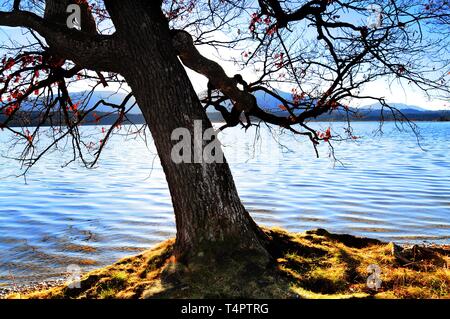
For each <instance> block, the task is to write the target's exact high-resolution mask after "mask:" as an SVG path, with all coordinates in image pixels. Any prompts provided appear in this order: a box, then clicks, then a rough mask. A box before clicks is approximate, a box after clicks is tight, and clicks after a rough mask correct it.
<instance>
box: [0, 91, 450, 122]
mask: <svg viewBox="0 0 450 319" xmlns="http://www.w3.org/2000/svg"><path fill="white" fill-rule="evenodd" d="M277 93H278V94H279V95H280V96H281V97H282V98H284V99H286V100H288V101H290V100H292V94H291V93H287V92H283V91H278V92H277ZM71 97H72V100H73V101H74V102H78V101H80V100H82V101H84V99H85V98H86V95H85V94H83V92H74V93H72V94H71ZM125 97H126V94H125V93H116V92H113V91H98V92H94V94H93V95H92V97H91V99H90V100H89V103H88V105H87V107H88V108H89V107H92V106H94V105H95V104H96V103H97V102H98V101H100V100H102V99H104V100H105V101H108V102H110V103H114V104H120V103H121V102H122V101H123V100H124V99H125ZM255 97H256V99H257V101H258V105H259V106H260V107H261V108H262V109H264V110H265V111H266V112H270V113H272V114H275V115H277V116H282V117H287V116H289V113H288V112H287V111H284V110H281V109H280V108H279V105H280V104H281V103H280V101H279V100H278V99H276V98H275V97H273V96H271V95H270V94H267V93H265V92H262V91H258V92H256V94H255ZM133 103H134V98H132V99H131V100H130V101H129V102H128V104H127V106H131V105H132V104H133ZM391 106H393V107H395V108H397V109H398V110H400V111H401V112H402V113H403V114H404V115H405V116H406V117H407V118H409V119H410V120H413V121H450V110H441V111H431V110H427V109H425V108H423V107H420V106H415V105H407V104H401V103H393V104H391ZM27 110H31V105H28V107H27V104H26V103H24V104H23V105H22V108H21V112H20V113H21V118H22V120H23V119H24V118H25V119H26V121H25V122H24V121H22V120H20V121H14V122H12V123H10V124H11V125H23V123H27V125H34V124H36V123H37V121H38V116H39V113H37V112H27ZM111 110H112V108H111V107H109V106H105V105H100V106H99V107H98V108H97V109H96V111H95V112H96V113H97V114H96V116H97V118H98V117H100V118H101V119H100V120H96V118H94V116H93V115H92V114H90V115H88V117H87V118H86V120H85V125H92V124H97V125H110V124H113V123H114V121H115V119H116V118H117V117H116V114H112V115H107V113H108V112H111ZM350 110H351V111H352V112H351V115H350V119H351V120H353V121H378V120H380V119H381V106H380V104H371V105H366V106H363V107H358V108H350ZM207 114H208V117H209V118H210V120H211V121H212V122H223V117H222V115H221V114H220V112H217V111H215V110H214V108H213V107H210V108H209V109H208V111H207ZM398 115H399V114H397V117H398ZM56 117H57V115H56V114H55V116H54V118H53V123H55V121H56V122H57V121H58V120H57V119H56ZM128 118H129V120H130V122H132V123H136V124H141V123H145V120H144V118H143V116H142V113H141V111H140V109H139V108H138V107H137V105H136V106H135V107H133V109H132V110H131V111H130V112H129V113H128ZM383 118H384V120H386V121H390V120H394V119H395V116H394V115H393V114H392V113H391V111H390V110H389V109H384V111H383ZM55 119H56V120H55ZM4 120H5V115H3V114H0V123H2V122H3V121H4ZM312 120H313V121H346V120H347V114H346V112H345V110H343V109H338V110H336V111H333V112H332V113H326V114H323V115H321V116H319V117H318V118H316V119H312ZM124 124H126V123H124Z"/></svg>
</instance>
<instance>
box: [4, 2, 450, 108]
mask: <svg viewBox="0 0 450 319" xmlns="http://www.w3.org/2000/svg"><path fill="white" fill-rule="evenodd" d="M0 8H2V7H1V6H0ZM2 9H3V8H2ZM223 36H225V35H223ZM11 39H12V40H14V41H18V42H22V41H24V40H25V37H24V36H23V30H21V29H19V28H7V27H0V43H1V44H6V45H8V44H10V43H11ZM199 50H200V52H201V53H202V54H203V55H205V56H206V57H208V58H210V59H213V60H215V61H217V62H219V63H220V64H221V65H222V66H223V67H224V69H225V71H226V72H227V73H228V74H229V75H230V76H232V75H234V74H236V73H241V74H242V75H243V76H244V78H245V79H246V80H247V81H248V82H250V81H252V80H255V79H256V77H257V74H255V72H254V70H253V69H251V68H248V69H244V70H240V69H239V68H238V67H237V66H236V65H235V64H234V63H232V62H224V61H223V60H222V59H221V57H219V56H218V53H217V52H216V51H215V50H214V49H212V48H211V47H207V46H202V47H199ZM0 54H1V55H3V54H4V50H2V49H0ZM235 54H236V52H232V51H229V52H226V51H221V52H220V55H221V56H222V57H223V56H225V57H226V58H227V60H228V59H229V58H230V57H232V56H233V55H235ZM187 72H188V75H189V77H190V79H191V81H192V83H193V85H194V88H195V89H196V91H197V92H202V91H204V90H205V89H206V84H207V79H206V78H205V77H203V76H202V75H200V74H197V73H195V72H194V71H191V70H187ZM85 85H86V84H85V83H80V85H76V86H74V87H73V88H72V90H74V91H80V90H83V89H85ZM290 88H291V87H283V86H281V87H280V89H282V90H285V91H288V92H289V91H290ZM111 89H112V88H111V87H110V88H108V90H111ZM361 94H367V95H375V96H383V97H385V98H386V99H387V101H389V102H392V103H404V104H410V105H416V106H420V107H423V108H427V109H434V110H436V109H450V103H449V102H448V101H444V100H436V99H433V100H429V99H428V98H427V97H426V96H425V95H424V94H423V92H422V91H420V90H418V89H415V88H412V87H411V86H410V85H408V84H407V83H402V82H396V81H395V82H393V83H390V84H388V83H387V82H386V81H385V80H378V81H375V82H373V83H371V84H370V85H368V86H367V87H366V88H365V89H364V90H363V91H362V92H361ZM363 104H371V103H370V102H367V101H363V102H361V103H359V104H356V105H354V106H360V105H363Z"/></svg>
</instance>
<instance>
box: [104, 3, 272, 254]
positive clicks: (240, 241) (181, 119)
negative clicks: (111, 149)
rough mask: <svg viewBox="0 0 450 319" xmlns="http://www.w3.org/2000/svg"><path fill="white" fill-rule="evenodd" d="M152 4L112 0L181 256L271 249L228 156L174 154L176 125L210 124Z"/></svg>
mask: <svg viewBox="0 0 450 319" xmlns="http://www.w3.org/2000/svg"><path fill="white" fill-rule="evenodd" d="M152 2H153V1H147V2H145V1H140V0H138V1H115V0H110V1H107V2H106V4H107V8H108V11H109V12H110V13H111V16H112V19H113V22H114V24H115V27H116V31H117V33H118V34H119V37H120V38H122V39H123V41H124V43H123V45H121V46H120V47H121V49H120V50H121V52H120V54H121V55H122V56H123V58H122V59H121V60H120V61H118V63H119V64H120V68H121V73H122V74H123V75H124V77H125V78H126V80H127V82H128V84H129V85H130V87H131V88H132V90H133V93H134V95H135V97H136V100H137V102H138V105H139V107H140V108H141V110H142V112H143V115H144V117H145V119H146V122H147V124H148V125H149V128H150V131H151V133H152V136H153V139H154V142H155V145H156V148H157V151H158V155H159V158H160V160H161V164H162V167H163V169H164V172H165V175H166V179H167V182H168V185H169V189H170V194H171V197H172V203H173V208H174V212H175V218H176V227H177V237H176V252H175V253H176V256H177V258H180V259H189V258H192V257H196V256H201V255H205V254H216V255H228V254H233V253H234V252H236V251H237V250H239V251H241V250H253V251H255V252H258V253H261V254H267V253H266V250H265V248H264V238H265V236H264V235H263V232H262V231H261V230H260V229H259V227H258V226H257V225H256V223H255V222H254V221H253V219H252V218H251V217H250V215H249V214H248V212H247V211H246V210H245V208H244V206H243V204H242V203H241V201H240V199H239V196H238V193H237V190H236V186H235V184H234V181H233V177H232V175H231V171H230V168H229V166H228V164H227V162H226V161H224V163H212V164H207V163H202V164H196V163H192V164H189V163H180V164H176V163H174V161H173V160H172V158H171V150H172V147H173V145H174V144H175V143H176V141H172V140H171V134H172V132H173V130H175V129H177V128H187V129H188V130H189V132H190V133H191V136H194V121H195V120H200V121H201V122H202V128H203V131H205V130H206V129H208V128H211V122H210V121H209V119H208V118H207V116H206V113H205V111H204V110H203V107H202V105H201V103H200V102H199V99H198V97H197V95H196V93H195V91H194V89H193V86H192V84H191V82H190V80H189V78H188V76H187V74H186V71H185V70H184V68H183V66H182V64H181V63H180V61H179V60H178V57H177V55H176V53H175V50H174V48H173V46H172V39H171V34H170V30H169V27H168V24H167V21H166V19H165V17H164V16H163V14H162V12H161V10H160V8H159V6H158V5H157V3H156V1H155V3H152Z"/></svg>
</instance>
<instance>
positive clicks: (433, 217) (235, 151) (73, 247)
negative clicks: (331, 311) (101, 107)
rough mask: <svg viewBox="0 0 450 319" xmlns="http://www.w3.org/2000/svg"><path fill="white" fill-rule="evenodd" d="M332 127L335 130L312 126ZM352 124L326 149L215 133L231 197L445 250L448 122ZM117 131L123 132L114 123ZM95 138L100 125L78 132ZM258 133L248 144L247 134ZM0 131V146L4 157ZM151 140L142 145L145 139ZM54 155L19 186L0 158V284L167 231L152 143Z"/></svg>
mask: <svg viewBox="0 0 450 319" xmlns="http://www.w3.org/2000/svg"><path fill="white" fill-rule="evenodd" d="M329 125H331V126H332V128H333V130H335V131H340V130H342V128H343V127H344V126H345V124H344V123H332V124H329V123H315V126H316V127H317V128H321V129H326V128H327V127H328V126H329ZM418 126H419V127H420V132H421V136H422V138H421V146H422V148H420V147H419V146H418V144H417V140H416V138H415V135H414V134H412V133H411V132H409V133H408V132H406V133H399V132H398V131H396V130H394V124H393V123H386V124H385V126H384V134H383V135H382V136H378V135H374V134H373V132H374V130H376V129H377V128H378V123H367V122H366V123H354V124H353V127H354V134H355V135H357V136H360V137H361V138H360V139H358V140H356V141H347V142H336V143H334V147H335V151H336V152H335V156H336V157H337V159H338V160H339V162H336V161H334V160H333V159H332V158H331V157H329V149H328V147H327V146H326V145H321V146H320V148H319V151H320V154H321V157H320V158H319V159H317V158H316V157H315V155H314V151H313V149H312V146H311V144H310V142H309V141H308V140H306V139H304V138H302V137H293V136H292V135H289V134H286V133H284V134H282V133H281V132H279V131H277V130H274V131H270V130H268V129H267V128H262V129H261V130H260V131H259V133H258V134H256V131H255V130H249V131H248V132H247V133H246V134H245V133H244V132H243V131H242V130H239V129H234V130H229V131H225V132H223V133H221V135H220V138H221V141H222V143H223V144H224V152H225V155H226V157H227V159H228V161H229V162H230V166H231V169H232V172H233V174H234V178H235V181H236V184H237V187H238V190H239V193H240V195H241V198H242V200H243V202H244V203H245V205H246V207H247V209H248V210H249V211H250V213H251V215H252V216H253V217H254V218H255V219H256V220H257V222H258V223H259V224H262V225H269V226H280V227H283V228H286V229H288V230H290V231H304V230H307V229H312V228H317V227H321V228H326V229H328V230H329V231H332V232H340V233H351V234H355V235H362V236H369V237H374V238H379V239H382V240H385V241H395V242H397V243H423V242H425V243H440V244H449V243H450V154H449V142H450V123H425V122H424V123H418ZM124 129H126V128H124ZM83 130H85V133H89V134H90V133H92V132H94V133H96V134H101V128H100V127H86V128H83ZM258 137H259V138H258ZM8 139H9V136H8V135H7V133H5V132H0V151H1V154H2V155H6V154H10V153H11V152H10V151H8V144H7V140H8ZM150 144H151V143H150ZM64 156H65V155H63V154H60V153H58V152H55V153H53V154H50V155H48V156H47V157H45V158H43V159H42V160H41V161H40V162H39V163H38V164H37V165H36V166H35V167H34V168H33V169H32V170H31V172H30V173H29V174H28V176H27V183H24V180H23V178H16V177H14V176H13V175H14V174H17V173H19V172H20V171H19V170H18V168H19V165H18V163H17V162H15V161H13V160H10V159H6V158H0V178H1V179H0V284H12V283H18V282H19V283H20V282H26V281H35V280H42V279H52V278H56V277H59V276H60V275H61V274H62V273H64V272H65V270H66V267H67V266H68V265H70V264H78V265H80V266H81V267H82V270H89V269H92V268H96V267H100V266H103V265H106V264H109V263H111V262H114V261H115V260H117V259H119V258H121V257H123V256H126V255H131V254H135V253H137V252H138V251H140V250H144V249H146V248H149V247H151V246H152V245H153V244H155V243H157V242H160V241H161V240H164V239H166V238H169V237H171V236H174V235H175V224H174V217H173V213H172V207H171V200H170V197H169V192H168V189H167V185H166V182H165V178H164V175H163V172H162V169H161V167H160V165H159V163H158V158H157V156H156V155H155V150H154V147H153V145H148V146H146V144H145V143H144V142H143V141H142V140H141V139H133V138H130V137H128V138H126V137H125V136H115V137H114V139H113V140H112V141H111V142H110V143H109V144H108V146H107V149H106V150H105V152H104V154H103V157H102V158H101V161H100V163H99V166H98V167H97V168H96V169H93V170H87V169H84V168H80V165H78V164H71V165H69V166H68V167H65V168H62V167H61V164H63V158H64Z"/></svg>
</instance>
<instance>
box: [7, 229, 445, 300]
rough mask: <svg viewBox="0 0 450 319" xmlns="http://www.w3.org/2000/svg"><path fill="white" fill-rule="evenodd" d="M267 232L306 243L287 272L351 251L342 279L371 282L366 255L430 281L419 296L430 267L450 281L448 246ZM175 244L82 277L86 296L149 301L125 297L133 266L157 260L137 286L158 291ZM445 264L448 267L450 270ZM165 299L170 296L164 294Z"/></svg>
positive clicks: (35, 289)
mask: <svg viewBox="0 0 450 319" xmlns="http://www.w3.org/2000/svg"><path fill="white" fill-rule="evenodd" d="M265 231H266V232H267V233H270V234H271V235H272V236H273V238H274V240H275V241H279V240H280V238H282V237H288V238H290V240H293V241H292V242H291V245H294V246H293V247H292V248H295V245H298V241H299V240H300V241H301V242H302V243H303V244H302V245H301V246H302V249H305V251H303V252H300V255H299V256H297V257H295V258H294V259H293V260H290V261H288V259H289V258H291V257H289V254H288V255H280V256H279V257H281V258H278V259H277V262H278V263H280V266H282V267H287V266H289V267H290V264H292V262H295V263H299V264H298V265H297V268H298V267H300V266H301V267H303V266H304V265H305V264H306V265H307V264H311V265H314V266H321V267H324V270H326V269H327V267H328V266H324V265H325V264H328V263H329V262H330V261H332V260H334V261H335V262H336V260H335V259H336V257H337V258H338V259H337V260H338V261H339V260H340V258H341V257H340V256H341V253H340V252H337V251H335V249H336V248H338V251H342V250H346V254H352V255H353V256H354V257H355V258H356V259H358V260H360V261H359V262H358V263H357V264H355V265H347V264H345V263H347V262H348V261H346V260H345V263H344V264H343V265H341V266H342V267H341V268H343V269H342V272H343V274H346V273H348V272H349V270H351V271H352V272H360V274H359V277H361V278H363V277H364V276H366V274H365V266H364V267H362V268H361V269H358V267H359V266H358V265H359V263H360V262H362V261H363V260H364V259H365V258H366V257H367V256H366V254H367V253H368V256H369V258H371V259H372V261H371V262H370V263H372V264H373V263H374V262H375V261H376V262H375V263H379V262H384V261H383V260H390V262H388V264H387V265H386V267H388V268H386V270H387V271H388V270H389V268H390V271H391V272H398V271H400V273H399V274H397V275H396V276H397V277H398V276H400V277H403V276H404V272H405V271H407V272H410V275H411V278H412V280H413V281H412V283H413V282H414V283H415V284H414V286H416V284H417V283H416V281H417V280H419V281H421V280H425V281H426V283H425V282H424V283H423V285H419V287H414V289H419V290H420V289H422V288H424V289H429V288H430V287H431V286H433V285H431V284H429V283H428V282H427V281H429V280H431V279H429V280H428V279H427V276H431V277H432V276H434V274H433V270H430V269H428V268H427V267H429V266H431V267H432V268H435V269H434V271H436V270H437V271H438V273H436V274H439V276H440V277H439V276H438V277H436V278H440V279H439V280H443V282H445V281H447V280H450V276H449V275H448V273H447V275H445V274H446V272H448V270H447V269H448V267H449V266H450V263H449V262H448V261H446V260H449V259H448V258H449V257H450V245H448V244H435V243H431V244H401V245H397V244H395V243H393V242H389V243H388V242H381V241H379V240H377V239H371V238H365V237H356V236H352V235H347V234H332V233H328V232H327V231H326V230H324V229H317V230H312V231H306V232H305V233H288V232H285V231H283V230H281V229H276V228H272V229H265ZM277 238H278V239H277ZM323 243H325V245H323ZM172 244H173V239H172V240H168V241H165V242H162V243H160V244H159V245H157V246H156V247H153V248H151V249H150V250H146V251H143V252H141V253H139V254H138V255H134V256H129V257H125V258H123V259H121V260H119V261H117V262H116V263H114V264H112V265H107V266H105V267H99V268H98V269H96V270H93V271H88V272H86V273H82V274H81V276H82V277H83V278H84V279H82V283H83V285H86V284H88V285H89V289H88V288H86V287H84V289H85V290H86V289H88V290H89V291H90V290H93V291H94V292H92V291H90V293H89V294H87V295H86V296H87V297H89V296H90V297H91V298H111V297H113V296H116V297H119V298H122V297H124V298H128V297H132V298H133V297H138V298H142V297H143V296H144V298H146V297H145V294H144V295H142V296H140V295H138V294H136V291H134V292H131V291H130V290H127V292H126V293H124V291H125V287H126V286H127V285H128V284H131V283H130V282H129V281H128V280H129V279H127V278H128V276H129V275H130V274H133V273H135V271H136V269H134V268H135V266H134V263H133V261H135V262H141V261H142V260H143V257H144V256H151V258H150V259H149V260H153V261H152V262H151V263H150V262H149V263H148V264H146V265H144V267H146V268H148V267H151V268H152V269H150V270H151V273H154V274H158V275H155V276H154V278H153V277H152V278H151V280H149V281H147V280H145V279H144V281H143V282H142V278H141V277H139V278H137V282H135V284H136V283H138V286H141V287H143V288H142V289H144V288H145V287H147V285H148V286H149V287H153V288H154V285H155V280H156V281H157V280H160V279H161V278H159V279H158V277H160V275H161V274H163V273H164V272H166V271H167V269H166V268H167V267H168V265H169V266H170V263H171V261H170V260H171V259H170V258H169V257H168V256H170V254H171V247H172ZM297 248H298V247H297ZM302 249H301V250H302ZM324 249H325V250H329V253H332V254H334V255H335V256H334V257H333V256H329V257H326V256H325V255H322V254H318V255H317V256H315V257H314V256H309V254H310V250H317V251H320V250H324ZM302 253H306V255H305V256H301V254H302ZM166 255H167V256H166ZM313 255H315V254H313ZM371 255H372V256H371ZM298 258H300V259H298ZM304 258H307V259H305V260H304ZM380 258H381V259H380ZM296 259H298V260H296ZM356 259H355V260H356ZM295 260H296V261H295ZM436 261H439V263H437V264H436ZM341 262H343V260H341ZM152 263H155V265H152ZM370 263H369V264H370ZM442 263H444V264H445V265H444V264H442ZM132 264H133V265H132ZM433 264H434V265H433ZM438 264H441V265H440V266H439V265H438ZM124 265H126V266H125V267H128V268H126V269H125V268H124ZM149 265H150V266H149ZM289 267H288V268H289ZM301 267H300V268H301ZM348 267H350V268H348ZM436 267H437V268H436ZM153 268H154V269H153ZM177 268H178V267H177ZM422 268H424V269H422ZM164 269H166V270H164ZM357 269H358V270H357ZM402 269H403V270H402ZM438 269H441V270H438ZM124 270H126V271H125V272H124ZM150 270H148V269H146V270H145V273H147V272H150ZM204 271H206V270H204ZM292 271H294V272H295V271H296V267H292V269H288V272H289V273H291V272H292ZM416 271H418V272H416ZM423 271H425V272H423ZM206 272H207V271H206ZM439 272H440V273H439ZM202 273H203V272H202ZM443 274H444V275H443ZM297 275H298V274H297ZM341 275H342V274H341ZM341 275H340V276H341ZM320 276H322V275H320ZM442 276H444V277H442ZM338 277H339V276H338ZM357 277H358V276H357ZM394 277H395V276H394ZM431 277H430V278H431ZM445 277H447V279H445ZM101 278H103V279H101ZM180 278H181V279H182V277H180ZM300 278H301V277H298V278H297V279H296V280H298V279H300ZM361 278H360V279H361ZM94 279H95V280H94ZM99 279H101V280H99ZM181 279H180V280H181ZM230 279H231V278H230ZM325 279H326V280H331V282H332V281H336V287H340V286H342V285H344V286H345V285H347V284H351V285H355V284H357V285H359V289H358V290H359V292H358V293H356V292H355V293H356V294H355V293H354V290H353V288H352V287H350V286H349V287H350V288H351V289H350V290H348V289H345V290H346V291H345V293H344V295H343V296H352V295H354V297H357V296H359V294H361V293H362V294H363V295H364V296H366V297H367V296H371V295H373V292H371V291H370V290H367V289H366V288H364V286H365V279H364V278H363V279H364V280H362V284H361V283H359V282H358V283H356V282H354V283H352V282H351V281H352V280H350V281H349V282H347V280H348V278H347V279H345V278H337V279H336V278H332V277H331V278H328V279H327V278H317V284H319V283H323V280H325ZM135 280H136V278H135ZM296 280H294V283H296V284H300V286H299V288H298V290H297V293H299V294H300V295H302V294H305V296H306V297H307V298H309V297H311V298H316V297H317V298H319V297H320V298H322V297H324V296H327V295H328V296H339V294H337V295H333V293H336V292H335V291H333V289H331V291H328V292H326V291H323V292H322V291H321V290H320V289H322V288H320V289H319V291H314V289H315V286H316V284H313V285H312V286H309V287H308V286H307V288H309V289H312V290H313V291H312V292H311V291H310V292H307V291H306V290H305V289H303V288H304V287H303V288H302V287H301V286H302V282H303V280H304V279H303V280H302V279H300V281H299V282H297V281H296ZM402 280H403V279H402ZM433 280H435V279H433ZM91 281H92V282H91ZM307 281H308V280H307ZM390 281H394V282H395V284H394V285H395V286H396V288H395V289H394V290H393V291H396V290H402V289H404V290H405V291H403V292H402V293H401V294H399V295H398V296H396V295H394V294H393V291H390V290H389V289H387V290H386V291H385V293H387V295H383V294H380V297H381V298H386V297H387V298H391V297H394V296H395V297H400V298H401V297H402V296H401V295H402V294H405V296H404V297H406V298H408V296H409V297H414V296H415V294H417V295H418V296H421V294H422V293H420V291H419V292H417V293H414V292H409V291H407V289H409V288H407V287H405V288H403V287H402V286H401V285H400V286H398V285H397V284H398V283H397V278H391V279H390ZM105 282H107V283H108V284H107V289H106V290H105V291H101V290H102V289H105V286H104V285H105ZM111 283H113V284H114V285H118V287H115V286H114V285H112V284H111ZM224 284H225V283H224ZM310 284H312V283H310ZM391 284H392V283H391ZM65 285H67V277H66V278H65V279H62V278H61V279H52V280H42V281H33V282H29V283H21V284H14V285H10V286H4V287H0V299H6V298H7V297H8V298H11V297H12V298H19V299H20V298H28V297H29V296H35V297H36V298H54V297H56V298H67V296H66V295H65V292H67V291H66V290H65V289H64V286H65ZM108 285H112V286H111V287H110V286H108ZM157 286H158V287H159V286H160V285H159V284H158V285H157ZM319 286H320V285H319ZM422 286H423V287H422ZM349 287H347V288H349ZM449 287H450V286H449ZM153 288H152V289H153ZM393 288H394V287H393ZM205 289H206V288H205ZM323 289H325V288H323ZM391 289H392V288H391ZM325 290H326V289H325ZM137 291H139V292H142V291H141V288H139V289H137ZM321 293H324V295H322V294H321ZM435 293H436V292H433V291H432V290H430V291H427V292H423V294H424V295H423V297H430V296H433V297H435V296H434V295H433V294H435ZM438 293H439V292H438ZM171 294H172V293H170V292H169V295H168V297H173V296H172V295H171ZM439 294H440V293H439ZM47 295H48V296H47ZM163 295H165V293H164V294H163ZM44 296H47V297H44ZM308 296H309V297H308ZM361 296H362V295H361ZM449 296H450V295H447V296H445V294H444V295H441V297H444V298H446V297H447V298H448V297H449ZM32 298H34V297H32ZM113 298H114V297H113Z"/></svg>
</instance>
